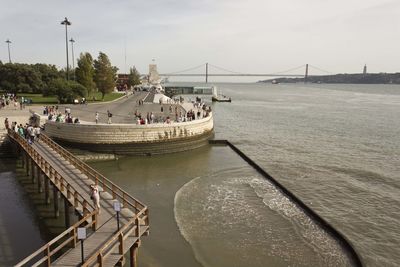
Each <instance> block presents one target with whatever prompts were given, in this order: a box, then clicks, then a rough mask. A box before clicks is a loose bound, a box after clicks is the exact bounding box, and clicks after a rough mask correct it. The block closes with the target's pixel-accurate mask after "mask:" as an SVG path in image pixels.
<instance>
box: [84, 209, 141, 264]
mask: <svg viewBox="0 0 400 267" xmlns="http://www.w3.org/2000/svg"><path fill="white" fill-rule="evenodd" d="M143 212H144V210H143ZM139 216H141V214H140V213H138V214H136V215H135V216H134V217H133V218H132V219H130V220H129V221H128V222H127V223H126V224H125V225H124V226H123V227H122V228H121V229H120V230H119V231H118V232H117V233H116V234H114V235H113V236H112V237H111V238H110V239H109V240H108V241H107V242H106V243H105V244H103V245H102V246H101V247H100V248H99V249H98V250H97V252H95V253H93V254H92V255H91V256H90V258H89V259H87V260H86V261H85V263H84V264H83V265H82V267H87V266H92V265H93V264H94V263H97V264H98V266H103V261H104V259H105V258H106V257H107V256H108V255H110V254H111V253H115V251H114V249H115V248H117V247H118V252H117V253H118V255H119V256H120V257H121V258H122V257H123V256H124V241H125V240H126V239H127V238H128V237H129V236H130V235H131V234H132V232H133V231H134V233H133V234H134V236H135V237H137V238H138V240H139V238H140V235H141V231H140V229H141V220H144V221H146V220H147V218H148V215H144V216H143V217H142V218H140V219H139ZM144 226H145V227H147V228H148V224H147V225H144ZM114 255H115V254H114Z"/></svg>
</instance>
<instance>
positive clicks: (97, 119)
mask: <svg viewBox="0 0 400 267" xmlns="http://www.w3.org/2000/svg"><path fill="white" fill-rule="evenodd" d="M95 120H96V124H97V123H98V122H99V113H98V112H97V111H96V115H95Z"/></svg>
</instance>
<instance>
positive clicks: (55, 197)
mask: <svg viewBox="0 0 400 267" xmlns="http://www.w3.org/2000/svg"><path fill="white" fill-rule="evenodd" d="M53 202H54V216H55V217H56V218H58V216H60V207H59V200H58V190H57V187H55V186H53Z"/></svg>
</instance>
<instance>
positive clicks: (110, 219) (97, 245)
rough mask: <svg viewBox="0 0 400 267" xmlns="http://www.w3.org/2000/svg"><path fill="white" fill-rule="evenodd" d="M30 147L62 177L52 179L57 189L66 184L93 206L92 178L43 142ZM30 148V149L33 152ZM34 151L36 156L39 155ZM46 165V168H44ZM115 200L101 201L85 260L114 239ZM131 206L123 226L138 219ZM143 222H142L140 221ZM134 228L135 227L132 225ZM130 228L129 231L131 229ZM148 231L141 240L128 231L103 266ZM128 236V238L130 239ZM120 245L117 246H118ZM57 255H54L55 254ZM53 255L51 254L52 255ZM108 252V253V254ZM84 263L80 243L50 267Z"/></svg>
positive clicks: (113, 261) (143, 228)
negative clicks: (61, 184)
mask: <svg viewBox="0 0 400 267" xmlns="http://www.w3.org/2000/svg"><path fill="white" fill-rule="evenodd" d="M31 148H33V149H35V151H36V152H37V154H39V155H40V156H41V157H42V158H43V159H44V160H45V162H46V163H47V164H45V165H46V168H48V167H47V166H48V165H50V166H51V167H52V168H53V169H54V170H55V172H56V173H58V174H59V176H57V177H54V178H52V179H51V180H52V181H53V183H56V180H55V179H58V180H59V182H58V186H60V181H64V182H66V183H67V184H68V185H69V186H68V188H71V187H72V188H73V189H75V191H77V192H78V193H79V194H80V195H81V196H82V197H83V200H84V201H87V202H89V203H91V200H90V196H89V186H90V184H92V183H93V181H92V180H91V179H89V178H88V177H87V176H86V175H85V174H83V173H82V172H81V171H80V170H79V169H78V168H76V167H75V166H74V165H72V164H70V163H69V162H67V161H66V160H65V159H64V158H63V157H62V156H61V155H60V154H58V153H57V152H56V151H54V150H53V149H52V148H50V147H49V146H48V145H46V144H45V143H43V142H42V141H40V142H36V143H35V144H33V145H32V146H31ZM31 148H29V149H31ZM36 152H35V153H36ZM35 158H36V156H35ZM45 165H43V166H45ZM61 193H62V194H63V195H64V196H65V197H66V199H68V201H69V202H71V204H72V206H74V203H73V202H74V200H73V197H70V198H68V191H67V190H66V187H64V190H62V192H61ZM123 195H124V196H126V197H128V199H127V200H128V201H129V200H130V199H133V198H132V197H131V196H129V195H127V194H126V193H123ZM114 201H115V200H114V199H113V198H112V195H110V194H109V193H105V194H104V198H101V205H102V208H101V213H100V214H99V216H98V223H97V225H98V228H97V230H96V231H95V232H93V233H92V234H90V236H89V237H88V238H87V239H86V240H85V241H84V253H85V258H86V259H87V258H89V257H90V256H91V255H95V254H96V253H98V251H99V249H101V248H102V246H103V244H105V243H106V242H107V241H108V240H111V239H112V238H114V236H115V234H116V232H117V220H116V216H115V212H114V209H113V202H114ZM128 207H130V206H128V205H125V207H124V208H123V210H122V212H121V218H120V224H121V227H123V225H125V224H126V223H128V221H130V220H131V219H133V218H134V217H135V212H133V211H132V210H130V209H128ZM75 209H77V210H80V211H82V209H81V205H78V207H75ZM139 221H140V222H142V220H141V219H140V220H139ZM132 226H134V224H132ZM128 229H129V228H128ZM148 229H149V227H148V225H141V227H140V233H139V237H136V236H134V232H135V231H133V230H132V229H131V230H129V231H128V232H126V235H127V236H126V237H124V240H123V245H122V246H119V245H118V241H115V242H116V243H114V241H113V243H112V244H114V245H112V246H111V247H112V249H111V251H108V253H107V254H108V256H107V257H104V262H103V266H114V265H115V264H117V263H118V261H119V260H120V259H121V255H120V254H119V248H123V254H125V253H126V252H128V251H129V249H130V247H131V246H132V245H133V244H134V243H136V242H137V241H138V240H139V238H140V237H141V236H142V235H143V234H144V233H145V232H146V231H147V230H148ZM128 235H129V236H128ZM115 244H117V245H115ZM53 253H55V252H53ZM53 253H52V254H53ZM105 253H106V252H105ZM80 262H81V247H80V244H77V246H76V247H75V248H72V249H70V250H68V251H66V252H65V253H64V254H63V255H62V256H61V257H59V258H58V259H57V260H55V261H54V262H53V263H52V264H51V265H52V266H66V265H69V266H71V265H73V266H77V265H79V264H80Z"/></svg>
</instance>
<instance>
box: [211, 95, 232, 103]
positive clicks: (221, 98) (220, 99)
mask: <svg viewBox="0 0 400 267" xmlns="http://www.w3.org/2000/svg"><path fill="white" fill-rule="evenodd" d="M211 100H212V101H213V102H232V98H230V97H227V96H224V95H217V96H212V97H211Z"/></svg>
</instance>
